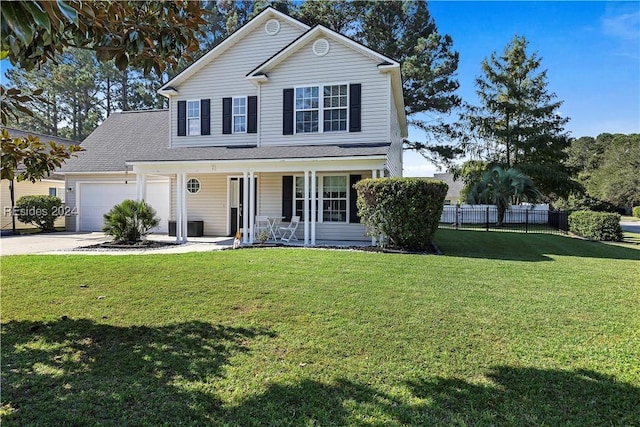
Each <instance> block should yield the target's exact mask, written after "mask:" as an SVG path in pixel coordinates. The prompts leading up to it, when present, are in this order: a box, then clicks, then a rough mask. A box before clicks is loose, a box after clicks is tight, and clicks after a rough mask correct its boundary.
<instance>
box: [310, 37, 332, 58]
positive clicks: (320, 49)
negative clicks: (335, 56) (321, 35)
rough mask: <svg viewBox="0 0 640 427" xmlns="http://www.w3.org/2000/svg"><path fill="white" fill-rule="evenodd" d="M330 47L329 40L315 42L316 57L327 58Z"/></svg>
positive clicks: (313, 48) (314, 51)
mask: <svg viewBox="0 0 640 427" xmlns="http://www.w3.org/2000/svg"><path fill="white" fill-rule="evenodd" d="M330 47H331V45H329V41H328V40H327V39H318V40H316V41H315V42H313V47H312V50H313V53H314V54H315V55H316V56H325V55H326V54H327V53H329V48H330Z"/></svg>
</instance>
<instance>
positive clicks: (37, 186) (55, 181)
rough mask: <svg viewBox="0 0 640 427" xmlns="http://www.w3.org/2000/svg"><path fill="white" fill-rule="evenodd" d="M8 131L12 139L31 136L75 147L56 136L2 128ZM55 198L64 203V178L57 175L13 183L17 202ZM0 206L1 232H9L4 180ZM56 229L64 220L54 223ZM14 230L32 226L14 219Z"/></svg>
mask: <svg viewBox="0 0 640 427" xmlns="http://www.w3.org/2000/svg"><path fill="white" fill-rule="evenodd" d="M3 128H4V129H7V131H9V135H11V136H12V137H13V138H19V137H26V136H27V135H33V136H37V137H39V138H40V142H42V143H44V144H46V143H48V142H49V141H53V142H55V143H57V144H62V145H64V146H66V147H69V146H71V145H77V144H78V141H72V140H69V139H64V138H59V137H57V136H51V135H44V134H41V133H36V132H27V131H24V130H20V129H13V128H9V127H3ZM42 195H43V196H47V195H48V196H57V197H59V198H60V199H61V200H62V202H63V203H64V202H65V183H64V176H61V175H59V174H57V173H54V174H52V175H50V176H49V177H47V178H45V179H42V180H40V181H36V182H35V183H33V182H31V181H20V182H18V181H15V182H14V197H15V201H16V202H17V201H18V199H19V198H20V197H22V196H42ZM0 205H1V208H2V223H1V225H2V230H11V229H12V222H11V193H10V189H9V181H7V180H6V179H3V180H2V183H1V187H0ZM55 226H56V227H64V226H65V220H64V218H58V219H57V220H56V222H55ZM16 228H17V229H24V228H34V226H33V224H24V223H22V222H20V221H18V220H17V218H16Z"/></svg>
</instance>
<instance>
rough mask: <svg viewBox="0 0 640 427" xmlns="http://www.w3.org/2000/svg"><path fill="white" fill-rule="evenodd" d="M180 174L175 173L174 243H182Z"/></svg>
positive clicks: (181, 186) (182, 189)
mask: <svg viewBox="0 0 640 427" xmlns="http://www.w3.org/2000/svg"><path fill="white" fill-rule="evenodd" d="M182 184H183V182H182V174H181V173H176V218H175V219H176V243H181V242H182V205H181V204H182V192H183V191H184V188H183V187H184V186H183V185H182Z"/></svg>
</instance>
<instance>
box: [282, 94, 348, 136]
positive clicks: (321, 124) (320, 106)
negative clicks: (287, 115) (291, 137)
mask: <svg viewBox="0 0 640 427" xmlns="http://www.w3.org/2000/svg"><path fill="white" fill-rule="evenodd" d="M349 85H350V83H348V82H338V83H309V84H306V85H299V86H294V87H293V132H294V134H301V135H308V134H317V133H325V130H324V111H325V108H324V88H325V87H326V86H347V106H346V107H345V108H346V110H347V127H346V129H345V130H332V131H326V133H342V132H344V133H347V132H349V105H350V102H351V99H350V94H349ZM305 87H317V88H318V108H317V110H318V132H298V125H297V116H298V114H297V113H298V111H315V110H316V108H312V109H301V110H298V108H296V93H297V91H298V89H302V88H305ZM337 109H338V107H334V108H327V110H337Z"/></svg>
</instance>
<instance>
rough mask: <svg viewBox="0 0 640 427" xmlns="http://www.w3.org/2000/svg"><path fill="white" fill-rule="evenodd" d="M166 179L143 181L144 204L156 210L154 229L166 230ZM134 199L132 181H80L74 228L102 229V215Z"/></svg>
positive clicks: (167, 207) (167, 217)
mask: <svg viewBox="0 0 640 427" xmlns="http://www.w3.org/2000/svg"><path fill="white" fill-rule="evenodd" d="M169 192H170V186H169V181H162V182H156V181H152V182H149V181H147V197H146V200H147V203H149V204H150V205H151V207H152V208H153V209H155V210H156V212H157V216H158V218H159V219H160V225H159V226H158V229H156V230H154V232H162V233H166V232H167V229H168V222H167V220H168V219H169V210H170V206H169V200H170V199H169ZM135 198H136V183H135V180H134V181H133V182H129V183H128V184H125V183H123V182H118V183H114V182H101V183H81V184H80V185H79V186H78V207H79V208H78V210H79V212H78V214H79V217H80V219H79V221H80V224H79V230H78V231H102V225H103V218H102V215H104V214H105V213H107V212H109V211H110V210H111V208H112V207H113V206H114V205H117V204H118V203H120V202H122V201H123V200H125V199H134V200H135Z"/></svg>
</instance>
